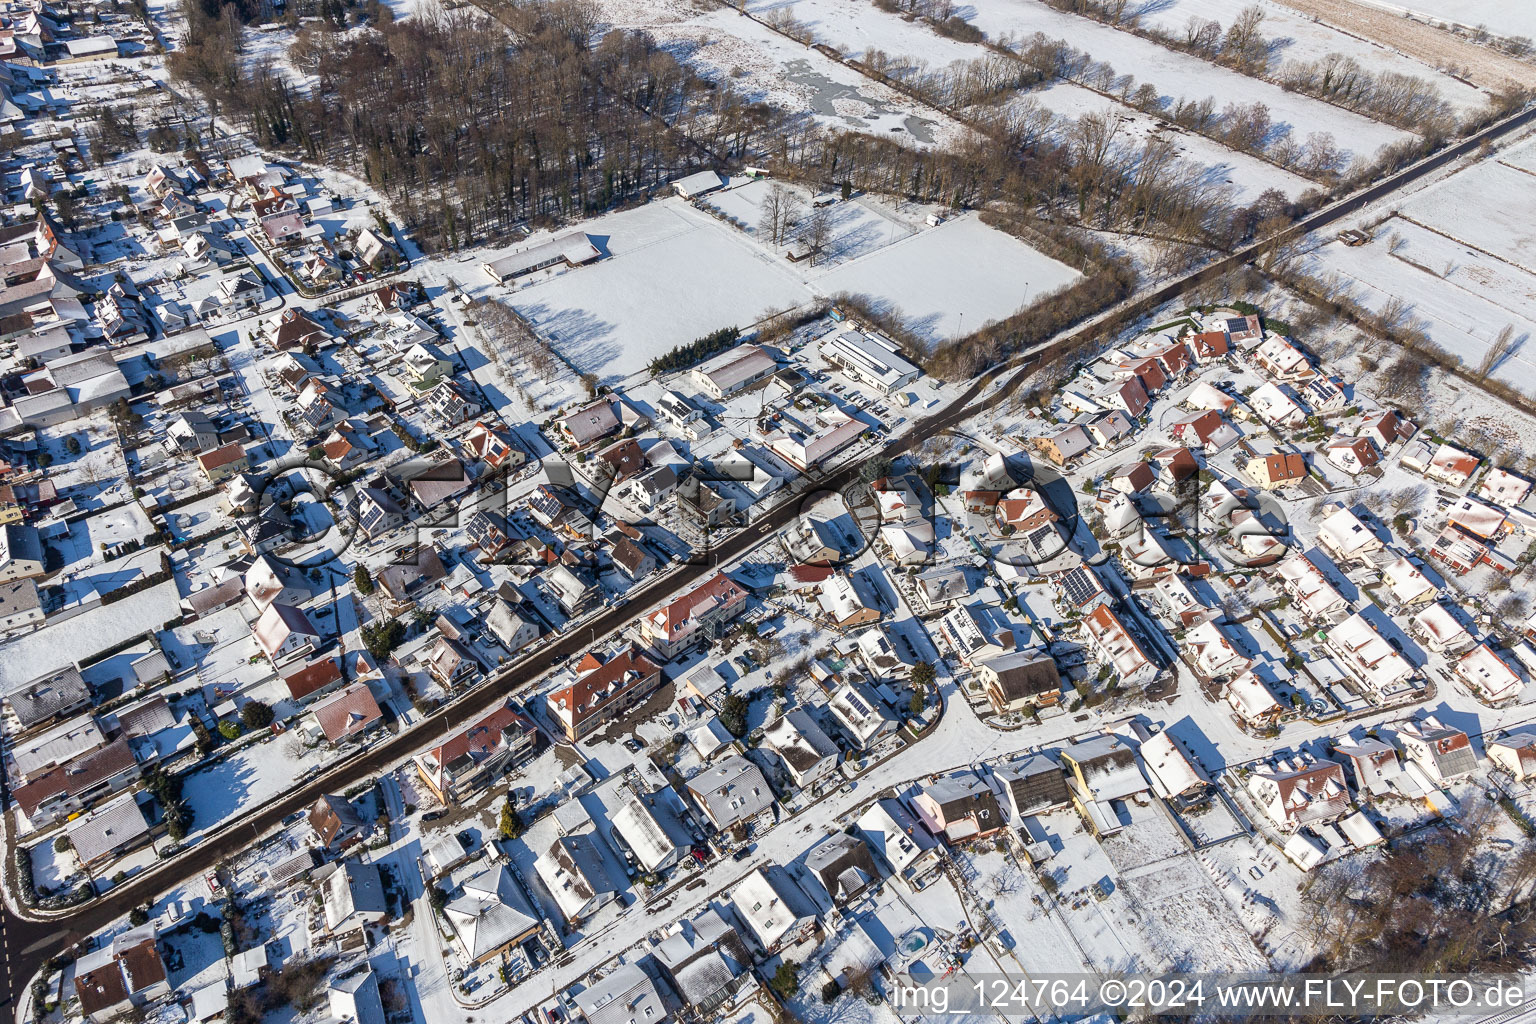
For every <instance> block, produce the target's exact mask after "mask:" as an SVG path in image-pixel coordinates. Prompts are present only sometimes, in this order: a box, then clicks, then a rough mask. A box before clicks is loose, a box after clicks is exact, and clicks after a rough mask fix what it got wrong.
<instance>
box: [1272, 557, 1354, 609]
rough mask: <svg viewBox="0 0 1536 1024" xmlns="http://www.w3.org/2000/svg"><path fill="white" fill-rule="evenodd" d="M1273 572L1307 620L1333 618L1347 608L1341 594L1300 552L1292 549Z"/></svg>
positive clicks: (1346, 603)
mask: <svg viewBox="0 0 1536 1024" xmlns="http://www.w3.org/2000/svg"><path fill="white" fill-rule="evenodd" d="M1274 574H1275V576H1276V577H1278V582H1279V584H1280V586H1281V588H1282V589H1283V590H1284V591H1285V592H1286V594H1288V595H1289V596H1290V598H1291V600H1292V601H1294V602H1295V604H1296V607H1297V609H1298V610H1299V611H1300V612H1301V613H1302V615H1303V616H1304V617H1305V618H1306V619H1307V620H1308V621H1311V622H1317V621H1321V620H1328V619H1333V618H1335V617H1336V616H1338V615H1339V614H1341V613H1342V612H1344V611H1345V610H1346V609H1348V608H1349V602H1348V601H1346V600H1345V599H1344V595H1343V594H1340V593H1339V592H1338V590H1336V589H1335V588H1334V586H1333V584H1331V583H1329V582H1328V578H1327V577H1326V576H1324V575H1323V571H1322V570H1321V569H1319V568H1318V567H1317V566H1316V565H1315V564H1314V563H1313V562H1312V560H1311V559H1309V558H1307V556H1306V555H1304V554H1302V553H1301V552H1300V551H1293V552H1292V553H1291V554H1289V555H1287V556H1286V557H1285V558H1284V559H1282V560H1281V561H1280V562H1279V563H1278V564H1277V565H1276V566H1275V568H1274Z"/></svg>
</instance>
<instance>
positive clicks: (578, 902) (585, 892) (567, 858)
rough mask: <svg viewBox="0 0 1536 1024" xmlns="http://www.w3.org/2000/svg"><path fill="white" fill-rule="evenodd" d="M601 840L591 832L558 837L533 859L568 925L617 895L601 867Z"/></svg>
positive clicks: (615, 887)
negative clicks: (540, 854)
mask: <svg viewBox="0 0 1536 1024" xmlns="http://www.w3.org/2000/svg"><path fill="white" fill-rule="evenodd" d="M600 842H601V840H599V839H598V838H597V837H596V834H595V833H592V832H578V833H576V834H574V835H567V836H560V837H559V838H558V839H556V840H555V841H554V842H553V843H551V844H550V847H549V849H548V850H547V851H545V853H544V854H543V855H542V856H540V857H539V858H538V860H536V861H535V862H534V871H535V872H537V873H538V876H539V880H540V881H542V882H543V883H544V887H545V888H546V889H548V890H549V894H550V895H551V896H553V897H554V898H555V905H556V906H558V907H559V908H560V913H561V914H562V915H564V917H565V920H566V922H567V925H568V926H569V927H571V928H575V927H577V926H578V925H580V924H581V922H582V921H585V920H586V919H587V918H589V917H591V916H592V915H593V914H594V913H596V912H597V911H598V910H600V909H601V908H602V907H603V906H604V905H605V904H607V903H608V902H610V901H611V900H614V899H617V898H618V895H619V887H618V885H617V884H616V883H615V882H614V881H613V879H612V878H611V877H610V876H609V874H608V870H607V868H605V867H604V866H603V855H602V851H601V849H600V848H599V846H598V844H599V843H600Z"/></svg>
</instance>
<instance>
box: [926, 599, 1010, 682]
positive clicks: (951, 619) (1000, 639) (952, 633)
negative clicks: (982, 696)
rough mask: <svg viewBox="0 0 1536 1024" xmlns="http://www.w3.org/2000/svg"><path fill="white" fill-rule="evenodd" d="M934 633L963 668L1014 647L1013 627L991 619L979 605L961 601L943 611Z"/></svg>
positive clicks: (1005, 652) (999, 654) (997, 655)
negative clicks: (958, 604) (940, 638)
mask: <svg viewBox="0 0 1536 1024" xmlns="http://www.w3.org/2000/svg"><path fill="white" fill-rule="evenodd" d="M938 634H939V636H941V637H942V638H943V639H944V642H945V643H946V644H947V645H948V647H949V649H950V651H951V652H952V653H953V654H954V655H955V657H956V658H957V659H958V660H959V662H960V664H962V665H964V666H966V667H967V668H969V667H971V666H974V665H976V664H979V663H980V662H983V661H987V660H989V659H991V658H996V657H999V656H1001V655H1004V654H1008V653H1010V652H1012V651H1013V649H1014V642H1013V630H1012V629H1009V628H1004V627H1001V626H999V625H997V624H996V623H994V622H993V621H991V619H990V618H989V617H986V614H985V612H983V611H982V610H981V608H980V606H972V605H968V604H962V605H960V606H959V607H957V608H954V609H952V610H950V611H949V612H946V613H945V615H944V617H943V618H942V619H940V620H939V628H938Z"/></svg>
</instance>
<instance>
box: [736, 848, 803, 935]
mask: <svg viewBox="0 0 1536 1024" xmlns="http://www.w3.org/2000/svg"><path fill="white" fill-rule="evenodd" d="M731 905H732V906H733V907H734V908H735V910H736V916H737V917H739V918H740V919H741V921H742V923H743V924H745V925H746V928H747V935H748V936H750V937H751V939H752V941H753V944H754V945H756V947H757V948H758V949H759V950H761V951H762V953H763V955H764V956H773V955H775V954H777V953H780V952H783V951H784V950H786V949H790V948H792V947H794V946H797V945H799V944H800V943H801V942H804V941H805V940H806V939H808V938H810V937H811V935H812V934H813V933H814V932H815V930H816V926H817V914H816V907H815V904H813V903H812V902H811V900H810V898H809V897H807V896H806V895H805V893H804V892H803V891H802V890H801V889H800V887H799V886H798V885H796V884H795V880H794V879H793V878H791V877H790V875H789V872H787V871H785V870H784V869H783V868H782V867H780V866H778V865H777V864H769V865H767V866H766V867H761V868H756V869H755V870H753V872H752V873H751V874H749V875H747V876H746V877H745V878H743V879H742V880H741V881H740V882H739V883H737V885H736V886H735V888H733V889H732V890H731Z"/></svg>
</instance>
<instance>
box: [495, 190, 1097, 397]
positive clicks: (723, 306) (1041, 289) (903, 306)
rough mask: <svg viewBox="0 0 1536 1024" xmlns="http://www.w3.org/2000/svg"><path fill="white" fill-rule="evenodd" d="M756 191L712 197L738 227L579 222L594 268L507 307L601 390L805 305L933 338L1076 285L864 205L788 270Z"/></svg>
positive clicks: (1030, 261) (988, 245)
mask: <svg viewBox="0 0 1536 1024" xmlns="http://www.w3.org/2000/svg"><path fill="white" fill-rule="evenodd" d="M768 187H769V184H768V183H766V182H755V183H750V184H748V185H745V186H742V187H741V188H740V189H734V190H731V191H727V192H725V193H720V194H717V195H715V196H713V197H711V199H710V202H711V203H712V204H713V205H715V206H716V207H717V208H718V209H720V210H722V211H725V212H727V213H728V214H729V215H730V216H731V217H733V218H735V219H736V220H737V221H738V223H740V224H741V225H744V228H743V229H738V228H737V227H733V226H731V225H730V224H727V223H725V222H723V221H721V220H719V219H717V218H716V217H713V216H711V215H710V214H708V213H706V212H703V211H701V210H697V209H694V208H693V207H691V206H690V205H688V204H687V203H685V202H683V201H681V200H678V199H668V200H663V201H661V202H656V203H651V204H649V205H646V206H643V207H640V208H638V209H634V210H626V211H623V212H620V213H615V214H610V215H608V216H605V217H600V218H598V219H596V220H592V221H588V222H587V223H586V224H585V225H584V230H585V231H586V232H587V234H588V235H590V236H591V237H592V238H593V239H594V240H595V241H596V242H597V244H598V245H599V246H600V247H601V248H602V249H603V250H604V251H605V252H606V253H607V254H608V255H607V256H606V258H604V259H603V260H601V261H599V262H598V263H596V264H594V265H592V266H589V267H581V268H578V269H575V270H569V271H566V272H564V273H557V274H552V275H549V276H546V277H542V278H540V279H538V280H534V281H531V282H530V283H528V284H526V285H523V286H522V287H520V288H517V289H516V290H514V291H512V293H511V294H510V297H509V298H508V301H509V302H510V303H511V304H512V306H513V307H514V308H516V309H517V311H518V312H519V313H520V314H522V315H523V316H524V317H525V318H526V319H527V320H528V321H529V322H530V323H531V324H533V326H534V327H535V328H536V329H537V330H538V331H539V332H540V333H541V334H542V335H543V336H544V337H546V338H547V339H549V341H550V342H551V344H553V345H554V346H555V348H556V349H558V350H559V352H560V353H561V355H563V356H564V357H565V358H566V359H568V360H570V361H571V362H572V363H573V364H575V365H576V367H577V368H578V369H580V370H581V371H583V372H589V373H594V374H596V375H597V376H598V377H599V378H601V379H602V380H603V381H605V382H609V383H612V382H614V381H618V380H622V379H623V378H625V377H628V376H630V375H631V374H635V373H639V372H642V371H644V370H645V368H646V367H647V366H648V365H649V363H650V362H651V360H652V359H654V358H655V357H657V356H658V355H661V354H663V353H665V352H668V351H670V350H671V349H673V348H675V347H676V346H678V345H685V344H687V343H688V342H691V341H693V340H694V339H695V338H698V337H701V336H703V335H705V334H708V333H710V332H711V331H714V330H717V329H719V328H722V327H731V326H736V327H740V328H741V329H742V330H743V331H746V330H747V329H748V328H749V327H750V326H751V325H753V324H755V323H757V322H758V321H760V320H762V319H763V318H765V317H767V316H769V315H771V314H773V313H777V312H780V311H783V310H786V309H793V308H797V307H800V306H803V305H806V304H807V303H810V302H811V301H813V300H814V299H815V298H816V297H817V296H823V297H825V296H831V295H835V294H837V293H839V292H851V293H856V294H859V295H863V296H866V297H867V298H868V299H869V300H870V301H871V302H872V303H873V304H874V305H875V306H877V307H881V308H885V309H893V310H900V312H901V314H902V316H903V318H904V319H905V320H906V322H907V324H908V326H909V327H910V328H911V329H912V330H914V331H915V332H916V333H918V334H919V335H921V336H923V337H925V338H928V339H929V340H931V341H935V342H937V341H940V340H943V339H946V338H951V337H956V336H958V335H960V334H961V333H963V332H964V331H965V330H967V329H970V330H974V329H975V328H977V327H980V326H981V325H982V324H983V323H985V322H987V321H989V320H996V319H1000V318H1002V317H1006V316H1008V315H1010V314H1012V313H1014V312H1015V311H1017V310H1018V309H1019V308H1020V307H1022V306H1023V305H1025V304H1026V303H1027V302H1028V301H1029V300H1030V299H1031V298H1039V297H1040V296H1041V295H1042V294H1044V293H1046V292H1048V291H1051V290H1053V289H1056V288H1059V287H1061V286H1063V285H1066V284H1070V283H1072V282H1073V281H1075V280H1076V279H1077V277H1078V274H1077V272H1076V271H1075V270H1073V269H1072V268H1070V267H1068V266H1065V265H1064V264H1061V263H1058V262H1057V261H1055V260H1053V259H1050V258H1048V257H1046V256H1044V255H1042V254H1041V253H1038V252H1036V251H1035V250H1033V249H1031V248H1030V247H1029V246H1027V245H1025V244H1024V243H1022V242H1020V241H1018V240H1016V239H1014V238H1012V237H1011V236H1009V235H1006V234H1004V233H1003V232H1001V231H997V230H995V229H993V228H990V227H987V226H986V225H985V224H982V223H981V221H980V220H978V219H977V218H976V217H974V216H964V217H959V218H956V219H955V220H952V221H947V222H945V223H943V224H941V225H939V226H938V227H926V226H922V225H921V222H920V221H916V220H909V219H908V217H907V216H903V215H902V214H901V213H899V212H897V211H893V210H891V209H889V208H886V207H883V206H880V205H879V204H877V203H876V201H874V200H872V199H861V200H855V201H852V202H847V203H842V202H840V203H837V204H834V205H833V206H832V207H831V208H830V216H831V217H832V221H833V235H832V238H831V241H830V242H829V244H828V250H829V251H830V254H831V255H830V258H829V259H828V260H827V261H826V262H824V263H823V262H818V264H817V265H816V266H814V267H813V266H811V264H810V261H809V260H803V261H801V262H799V263H790V262H789V261H788V260H786V259H784V258H783V257H781V256H777V255H775V254H774V253H773V252H772V251H771V250H772V247H771V246H768V245H762V244H759V242H758V240H757V239H756V237H755V236H756V234H757V220H758V217H757V209H758V203H759V202H760V201H761V198H762V195H763V194H764V193H765V192H766V190H767V189H768ZM925 209H926V208H919V216H920V215H921V211H922V210H925ZM482 280H483V278H482ZM492 291H493V292H494V291H496V289H492Z"/></svg>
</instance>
